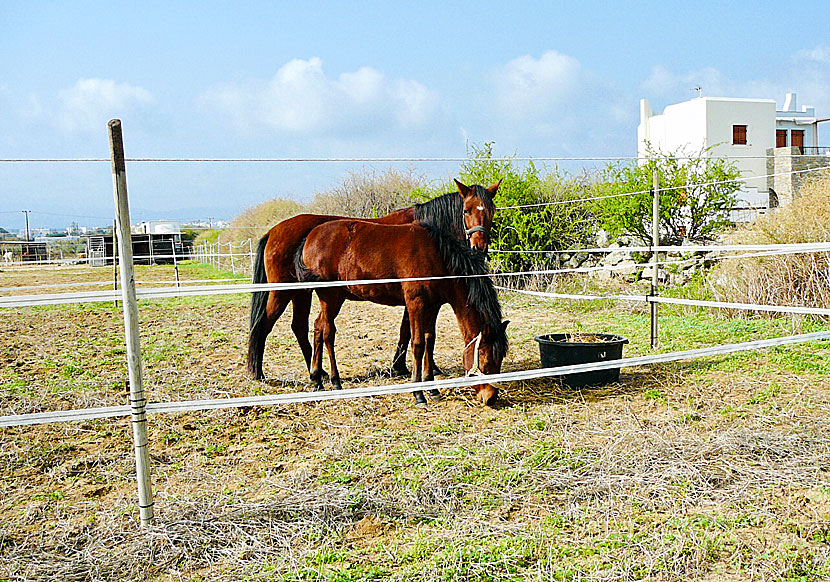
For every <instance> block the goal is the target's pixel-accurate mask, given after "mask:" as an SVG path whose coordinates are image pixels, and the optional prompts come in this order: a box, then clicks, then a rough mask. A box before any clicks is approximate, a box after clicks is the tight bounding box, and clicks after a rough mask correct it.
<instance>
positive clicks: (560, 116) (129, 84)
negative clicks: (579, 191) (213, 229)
mask: <svg viewBox="0 0 830 582" xmlns="http://www.w3.org/2000/svg"><path fill="white" fill-rule="evenodd" d="M828 30H830V8H828V5H827V2H826V0H823V1H810V0H807V1H802V2H798V3H792V4H786V3H784V4H782V3H780V2H775V3H774V2H768V1H755V2H731V3H727V2H688V1H687V2H676V1H663V2H627V3H615V2H582V3H563V2H522V1H520V0H518V1H514V2H510V3H506V2H492V1H488V0H479V1H477V2H447V1H444V2H432V1H419V2H411V3H395V2H355V1H353V2H342V3H341V2H314V1H310V2H304V3H299V2H241V1H235V2H211V1H203V2H174V1H170V0H168V1H166V2H152V1H145V2H141V3H118V2H95V1H87V2H85V1H77V2H37V1H17V0H4V1H3V2H2V3H0V54H2V55H3V58H2V59H0V158H2V159H16V158H85V157H95V158H107V157H108V156H109V146H108V141H107V133H106V123H107V121H108V120H109V119H112V118H115V117H117V118H120V119H121V120H122V122H123V127H124V139H125V149H126V153H127V156H128V157H141V158H145V157H150V158H156V157H163V158H194V157H210V158H248V157H259V158H262V157H302V158H308V157H390V156H394V157H459V156H463V155H464V153H465V144H466V143H467V142H468V141H470V142H473V143H477V144H481V143H484V142H490V141H492V142H495V144H496V152H497V153H500V154H508V155H509V154H514V153H517V154H519V155H520V156H531V157H536V158H544V157H598V156H631V155H633V154H635V153H636V128H637V123H638V115H639V100H640V99H641V98H643V97H647V98H649V99H650V101H651V103H652V105H653V107H654V108H655V109H657V110H660V109H662V108H663V107H664V106H665V105H667V104H670V103H675V102H679V101H684V100H687V99H690V98H692V97H694V96H695V95H696V92H694V91H693V90H692V89H693V88H694V87H696V86H701V87H702V88H703V94H704V95H709V96H724V97H757V98H772V99H775V100H776V101H777V102H778V104H779V106H780V105H781V104H782V103H783V99H784V94H785V93H786V92H787V91H795V92H797V93H798V100H799V103H800V104H808V105H814V106H815V107H816V108H817V113H818V114H819V115H820V116H830V36H828V34H827V31H828ZM827 131H828V130H826V129H824V132H825V133H826V132H827ZM825 133H822V134H821V135H820V141H821V142H822V145H830V143H825V142H828V139H827V138H830V135H828V136H827V137H825ZM389 165H390V164H388V163H387V164H383V163H376V164H365V163H351V164H347V163H338V164H332V163H328V164H311V163H304V164H296V163H295V164H250V163H249V164H241V163H225V164H195V163H190V164H181V163H180V164H170V163H168V164H151V163H131V164H128V169H127V179H128V184H129V189H130V198H131V205H132V208H133V216H134V218H142V219H152V218H181V219H195V218H206V217H208V216H213V217H215V218H216V217H224V218H230V217H232V216H233V214H235V213H236V212H238V211H240V210H242V209H243V208H245V207H246V206H250V205H253V204H256V203H258V202H260V201H262V200H265V199H267V198H270V197H274V196H282V197H293V198H295V199H298V200H303V199H307V198H308V197H309V196H311V195H312V194H313V193H314V192H315V191H320V190H325V189H327V188H329V187H331V186H332V185H334V184H336V183H337V182H339V180H340V179H342V178H343V177H344V176H345V175H346V173H347V172H348V171H361V170H362V169H363V168H366V167H374V168H377V169H379V170H384V169H386V168H387V167H389ZM398 167H402V168H404V169H406V168H409V167H413V168H414V169H415V171H417V172H419V173H427V174H428V175H429V176H431V177H433V178H435V179H445V178H448V177H450V176H451V175H452V173H453V171H455V169H456V168H457V164H447V163H445V164H400V165H398ZM112 205H113V203H112V179H111V174H110V167H109V164H107V163H84V164H79V163H74V164H69V163H63V164H46V163H27V164H12V163H5V162H3V163H0V226H3V227H6V228H15V229H17V228H21V226H22V224H23V219H24V215H23V213H22V212H20V211H21V210H24V209H25V210H31V211H32V213H31V215H30V224H31V225H32V226H65V225H68V224H69V223H71V222H72V221H77V222H79V223H80V224H89V225H94V224H106V223H107V222H108V221H109V220H111V219H110V217H111V216H112V212H113V211H112Z"/></svg>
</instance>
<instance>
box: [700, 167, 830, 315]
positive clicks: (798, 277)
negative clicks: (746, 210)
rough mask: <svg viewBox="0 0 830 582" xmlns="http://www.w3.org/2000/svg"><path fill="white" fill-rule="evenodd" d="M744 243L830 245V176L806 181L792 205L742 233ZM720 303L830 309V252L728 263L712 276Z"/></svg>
mask: <svg viewBox="0 0 830 582" xmlns="http://www.w3.org/2000/svg"><path fill="white" fill-rule="evenodd" d="M731 239H732V242H735V243H739V244H793V243H811V242H824V241H828V240H830V171H825V172H821V173H820V174H817V175H814V176H812V178H811V179H810V180H806V181H805V182H804V183H803V185H802V187H801V189H800V192H799V196H798V197H796V198H795V199H793V201H792V203H791V204H790V205H789V206H785V207H781V208H778V209H776V210H774V211H772V212H771V213H770V214H768V215H766V216H762V217H759V218H758V219H757V220H756V221H755V222H754V223H752V224H750V225H749V226H747V227H745V228H742V229H740V230H738V231H736V232H735V233H734V234H733V236H732V237H731ZM710 285H711V287H712V289H713V291H714V293H715V296H716V297H718V299H721V300H724V301H735V302H742V303H755V304H759V305H802V306H808V307H826V306H827V305H828V304H830V253H809V254H798V255H778V256H771V257H754V258H744V259H730V260H725V261H722V262H721V263H720V264H719V265H718V266H717V267H716V268H715V269H714V270H713V272H712V274H711V276H710Z"/></svg>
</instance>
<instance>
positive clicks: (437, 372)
mask: <svg viewBox="0 0 830 582" xmlns="http://www.w3.org/2000/svg"><path fill="white" fill-rule="evenodd" d="M429 373H430V374H432V375H433V376H444V375H445V374H444V371H443V370H442V369H441V368H439V367H438V366H434V367H433V368H432V369H431V370H430V371H429Z"/></svg>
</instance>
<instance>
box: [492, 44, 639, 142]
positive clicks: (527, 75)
mask: <svg viewBox="0 0 830 582" xmlns="http://www.w3.org/2000/svg"><path fill="white" fill-rule="evenodd" d="M490 78H491V85H492V93H491V95H490V97H489V99H490V102H489V103H488V104H487V105H486V106H484V107H482V109H483V110H484V111H487V112H488V115H489V116H490V120H489V124H490V125H491V127H492V130H493V134H491V135H487V136H485V137H484V140H490V139H494V140H495V141H496V142H498V141H502V142H503V143H504V144H534V145H533V146H532V147H533V150H539V148H542V149H541V150H540V151H535V153H531V152H528V153H531V155H537V156H544V155H551V154H555V155H573V156H577V155H587V154H586V152H592V154H591V155H593V154H596V153H597V152H606V151H607V147H608V146H609V144H614V147H615V148H617V149H618V148H619V146H620V145H621V144H624V143H625V142H626V135H627V133H628V127H629V126H631V125H632V124H633V123H635V121H634V120H635V116H636V104H635V105H631V103H630V102H629V100H630V99H631V97H627V96H626V95H625V92H624V91H621V90H620V89H619V88H616V87H613V86H612V85H610V84H609V83H608V82H606V81H603V80H602V79H600V78H598V77H597V76H596V75H594V74H593V73H591V72H589V71H585V70H584V69H583V67H582V65H581V64H580V62H579V61H578V60H577V59H576V58H574V57H572V56H570V55H566V54H563V53H560V52H557V51H553V50H551V51H547V52H545V53H543V54H542V55H541V56H539V57H538V58H537V57H534V56H530V55H524V56H521V57H518V58H515V59H513V60H511V61H508V62H507V63H505V64H504V65H502V66H500V67H497V68H496V69H494V70H493V71H492V73H491V75H490ZM478 139H479V141H483V140H482V138H478ZM632 143H634V142H633V139H632ZM617 149H615V151H617ZM620 153H622V152H620Z"/></svg>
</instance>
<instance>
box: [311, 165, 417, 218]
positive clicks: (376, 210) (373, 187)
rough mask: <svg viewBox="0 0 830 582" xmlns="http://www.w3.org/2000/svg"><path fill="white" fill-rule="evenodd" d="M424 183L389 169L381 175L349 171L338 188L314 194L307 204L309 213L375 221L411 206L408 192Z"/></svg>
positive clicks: (406, 173) (412, 172)
mask: <svg viewBox="0 0 830 582" xmlns="http://www.w3.org/2000/svg"><path fill="white" fill-rule="evenodd" d="M425 183H426V178H425V177H424V176H422V175H417V174H415V172H414V171H413V170H409V171H400V170H396V169H394V168H389V169H387V170H386V171H384V172H378V171H377V170H374V169H366V170H363V171H361V172H349V173H348V175H347V176H346V177H345V178H344V179H343V181H342V182H341V183H340V184H338V185H337V186H334V187H333V188H330V189H329V190H326V191H324V192H317V193H316V194H315V195H314V199H313V200H312V201H311V203H310V204H309V212H313V213H315V214H336V215H340V216H355V217H360V218H378V217H380V216H385V215H386V214H389V213H390V212H392V211H393V210H397V209H399V208H404V207H406V206H411V205H412V203H413V200H412V197H411V195H410V193H411V192H412V191H413V190H416V189H417V188H420V187H422V186H424V184H425Z"/></svg>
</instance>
